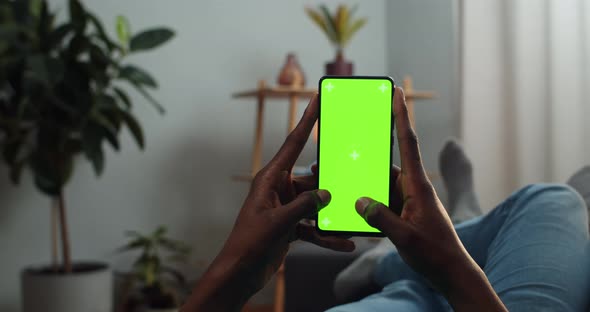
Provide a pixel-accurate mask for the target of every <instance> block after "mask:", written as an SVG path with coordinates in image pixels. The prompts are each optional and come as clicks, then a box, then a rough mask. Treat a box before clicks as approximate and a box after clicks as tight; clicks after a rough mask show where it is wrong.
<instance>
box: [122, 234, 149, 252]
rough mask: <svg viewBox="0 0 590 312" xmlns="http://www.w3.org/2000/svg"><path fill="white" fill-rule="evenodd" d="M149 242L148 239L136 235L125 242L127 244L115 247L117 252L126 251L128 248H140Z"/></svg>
mask: <svg viewBox="0 0 590 312" xmlns="http://www.w3.org/2000/svg"><path fill="white" fill-rule="evenodd" d="M147 244H149V240H147V239H146V238H144V237H138V238H137V239H134V240H132V241H130V242H129V243H127V245H125V246H123V247H120V248H118V249H117V252H126V251H130V250H135V249H140V248H143V247H144V246H146V245H147Z"/></svg>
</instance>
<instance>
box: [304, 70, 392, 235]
mask: <svg viewBox="0 0 590 312" xmlns="http://www.w3.org/2000/svg"><path fill="white" fill-rule="evenodd" d="M325 79H380V80H389V81H390V82H391V101H390V102H391V106H392V107H391V117H390V118H391V129H390V132H391V133H390V136H391V140H390V144H389V146H390V148H389V168H388V169H389V189H390V191H389V203H388V204H391V203H392V202H393V192H392V190H391V188H392V187H391V186H392V183H394V181H392V179H393V169H392V166H393V148H394V145H395V118H394V113H393V97H394V94H395V81H394V80H393V78H391V77H390V76H331V75H326V76H322V77H321V78H320V80H319V82H318V124H317V140H318V142H317V148H316V159H317V184H318V187H319V182H320V166H321V164H320V140H321V132H320V124H321V114H322V113H321V112H322V109H321V108H322V96H321V95H322V82H323V81H324V80H325ZM400 210H401V207H400ZM318 218H319V212H318V213H317V214H316V215H315V229H316V231H317V232H318V233H319V234H320V235H322V236H358V237H384V236H385V234H383V233H382V232H358V231H329V230H322V229H320V227H319V223H318Z"/></svg>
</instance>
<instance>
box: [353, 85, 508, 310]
mask: <svg viewBox="0 0 590 312" xmlns="http://www.w3.org/2000/svg"><path fill="white" fill-rule="evenodd" d="M393 111H394V117H395V125H396V130H397V139H398V144H399V150H400V154H401V170H400V169H395V170H394V176H395V181H393V185H394V187H393V192H394V194H396V195H397V196H396V197H399V200H395V201H394V203H392V204H394V205H395V204H399V205H401V207H402V211H401V215H399V216H398V215H397V214H395V213H394V212H393V211H392V210H391V209H389V208H388V207H386V206H385V205H384V204H382V203H379V202H377V201H374V200H372V199H370V198H367V197H362V198H359V199H358V200H357V202H356V210H357V212H358V213H359V214H360V215H361V216H363V218H364V219H365V220H366V221H367V223H368V224H370V225H371V226H373V227H375V228H378V229H379V230H381V231H382V232H383V233H384V234H385V235H387V237H388V238H389V239H390V240H391V241H392V242H393V244H394V245H395V246H396V247H397V250H398V252H399V254H400V256H401V257H402V258H403V259H404V261H405V262H406V263H407V264H408V265H410V266H411V267H412V268H413V269H414V270H415V271H416V272H418V273H420V274H422V275H423V276H424V277H426V278H427V279H428V280H429V281H430V282H431V283H432V285H433V286H434V287H435V288H437V289H438V290H439V291H441V292H442V294H443V295H444V296H445V297H446V298H447V300H449V303H450V304H451V305H452V306H453V308H454V309H455V310H456V311H459V310H464V311H468V310H472V309H473V308H478V309H479V310H481V308H482V306H481V305H482V304H483V305H484V306H485V307H489V308H490V310H489V311H505V310H506V309H505V308H504V306H503V304H502V302H501V301H500V299H499V298H498V297H497V295H496V294H495V292H494V290H493V289H492V287H491V285H490V284H489V282H488V280H487V278H486V276H485V275H484V273H483V272H482V270H481V269H480V268H479V266H478V265H477V264H476V263H475V261H473V259H472V258H471V256H470V255H469V254H468V253H467V251H466V250H465V248H464V247H463V244H462V243H461V241H460V240H459V237H458V236H457V233H456V232H455V229H454V228H453V224H452V223H451V220H450V218H449V216H448V215H447V213H446V211H445V209H444V207H443V205H442V203H441V202H440V200H439V199H438V196H437V194H436V191H435V190H434V187H433V186H432V184H431V183H430V180H429V179H428V176H427V175H426V173H425V171H424V167H423V165H422V160H421V156H420V150H419V147H418V138H417V136H416V133H415V132H414V130H413V129H412V126H411V124H410V120H409V115H408V109H407V106H406V100H405V96H404V93H403V90H402V89H400V88H396V90H395V95H394V100H393ZM472 292H473V293H472Z"/></svg>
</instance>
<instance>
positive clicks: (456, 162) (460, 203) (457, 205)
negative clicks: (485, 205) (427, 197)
mask: <svg viewBox="0 0 590 312" xmlns="http://www.w3.org/2000/svg"><path fill="white" fill-rule="evenodd" d="M439 167H440V172H441V175H442V179H443V182H444V184H445V187H446V189H447V193H448V201H449V203H448V207H447V209H448V211H449V215H450V217H451V219H452V220H453V221H457V222H460V221H464V220H467V219H471V218H473V217H476V216H479V215H481V214H482V211H481V208H480V207H479V203H478V201H477V197H476V196H475V191H474V187H473V167H472V165H471V161H470V160H469V159H468V158H467V155H465V152H464V151H463V148H462V147H461V145H459V143H457V141H455V140H449V141H447V143H446V144H445V146H444V147H443V149H442V150H441V152H440V157H439Z"/></svg>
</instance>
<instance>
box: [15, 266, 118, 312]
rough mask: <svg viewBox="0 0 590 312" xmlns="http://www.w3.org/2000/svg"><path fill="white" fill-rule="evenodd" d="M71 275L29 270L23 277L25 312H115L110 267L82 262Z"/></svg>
mask: <svg viewBox="0 0 590 312" xmlns="http://www.w3.org/2000/svg"><path fill="white" fill-rule="evenodd" d="M72 269H73V270H72V271H73V272H72V273H69V274H63V272H58V273H55V272H54V271H53V270H52V268H50V267H47V266H45V267H30V268H26V269H25V270H23V272H22V274H21V287H22V306H23V310H22V311H23V312H39V311H43V312H84V311H93V312H112V310H113V285H112V283H113V278H112V274H111V271H110V269H109V267H108V265H106V264H103V263H96V262H80V263H74V264H73V265H72Z"/></svg>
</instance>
